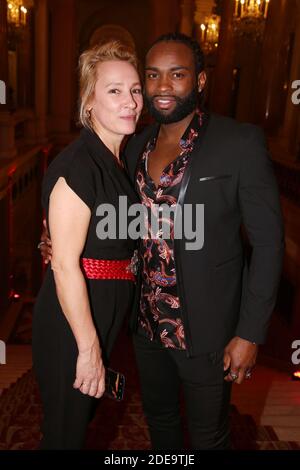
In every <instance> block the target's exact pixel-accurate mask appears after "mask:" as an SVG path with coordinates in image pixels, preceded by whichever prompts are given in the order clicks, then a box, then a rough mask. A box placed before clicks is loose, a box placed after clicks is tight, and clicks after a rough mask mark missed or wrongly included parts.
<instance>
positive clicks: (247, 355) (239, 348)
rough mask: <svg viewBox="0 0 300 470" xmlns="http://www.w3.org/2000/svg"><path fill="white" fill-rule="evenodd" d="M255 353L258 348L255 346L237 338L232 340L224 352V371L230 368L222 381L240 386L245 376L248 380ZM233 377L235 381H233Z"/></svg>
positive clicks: (254, 360)
mask: <svg viewBox="0 0 300 470" xmlns="http://www.w3.org/2000/svg"><path fill="white" fill-rule="evenodd" d="M257 352H258V346H257V345H256V344H253V343H251V342H250V341H247V340H246V339H243V338H240V337H239V336H235V337H234V338H232V340H231V341H230V342H229V343H228V344H227V346H226V348H225V350H224V370H227V369H229V368H230V372H229V374H227V375H226V377H225V379H224V380H226V381H227V382H235V383H237V384H241V383H242V382H243V380H244V378H245V377H246V378H247V375H248V378H250V376H249V372H250V374H251V370H252V369H253V367H254V365H255V362H256V356H257ZM247 372H248V374H247ZM235 376H237V379H234V377H235Z"/></svg>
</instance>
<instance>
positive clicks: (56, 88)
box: [49, 0, 78, 139]
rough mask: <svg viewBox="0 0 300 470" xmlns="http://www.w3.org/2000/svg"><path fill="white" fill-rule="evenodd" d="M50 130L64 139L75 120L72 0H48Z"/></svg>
mask: <svg viewBox="0 0 300 470" xmlns="http://www.w3.org/2000/svg"><path fill="white" fill-rule="evenodd" d="M49 7H50V8H51V14H52V18H53V21H52V36H51V55H52V57H53V61H52V67H51V84H50V97H51V98H50V114H51V116H50V123H51V132H52V133H54V134H55V135H56V136H59V138H61V139H64V138H65V137H67V136H68V135H69V134H70V132H71V131H72V127H74V125H75V124H74V123H75V122H76V121H77V114H76V113H77V108H76V104H77V85H78V74H77V52H78V51H77V49H76V48H77V31H76V2H75V0H64V1H63V2H62V1H61V0H51V4H49Z"/></svg>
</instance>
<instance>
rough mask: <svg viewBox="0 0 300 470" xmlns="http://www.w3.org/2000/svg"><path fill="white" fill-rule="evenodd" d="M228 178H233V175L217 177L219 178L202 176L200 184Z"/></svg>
mask: <svg viewBox="0 0 300 470" xmlns="http://www.w3.org/2000/svg"><path fill="white" fill-rule="evenodd" d="M228 178H232V175H217V176H201V177H200V178H199V182H200V183H201V182H203V181H216V180H225V179H228Z"/></svg>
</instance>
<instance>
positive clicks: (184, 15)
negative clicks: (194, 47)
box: [180, 0, 195, 36]
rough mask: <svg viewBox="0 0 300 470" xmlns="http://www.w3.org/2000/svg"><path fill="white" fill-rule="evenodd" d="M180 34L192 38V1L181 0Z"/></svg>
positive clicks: (193, 6)
mask: <svg viewBox="0 0 300 470" xmlns="http://www.w3.org/2000/svg"><path fill="white" fill-rule="evenodd" d="M180 7H181V18H180V32H181V33H183V34H186V35H187V36H192V34H193V26H194V10H195V5H194V0H181V4H180Z"/></svg>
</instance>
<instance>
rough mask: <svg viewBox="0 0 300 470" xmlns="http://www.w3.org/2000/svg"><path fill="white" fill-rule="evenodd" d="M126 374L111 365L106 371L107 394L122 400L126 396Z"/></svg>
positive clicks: (114, 398)
mask: <svg viewBox="0 0 300 470" xmlns="http://www.w3.org/2000/svg"><path fill="white" fill-rule="evenodd" d="M124 389H125V376H124V375H123V374H121V373H120V372H116V371H115V370H113V369H110V368H109V367H107V368H106V371H105V395H106V396H107V397H109V398H112V399H113V400H117V401H121V400H122V399H123V397H124Z"/></svg>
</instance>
